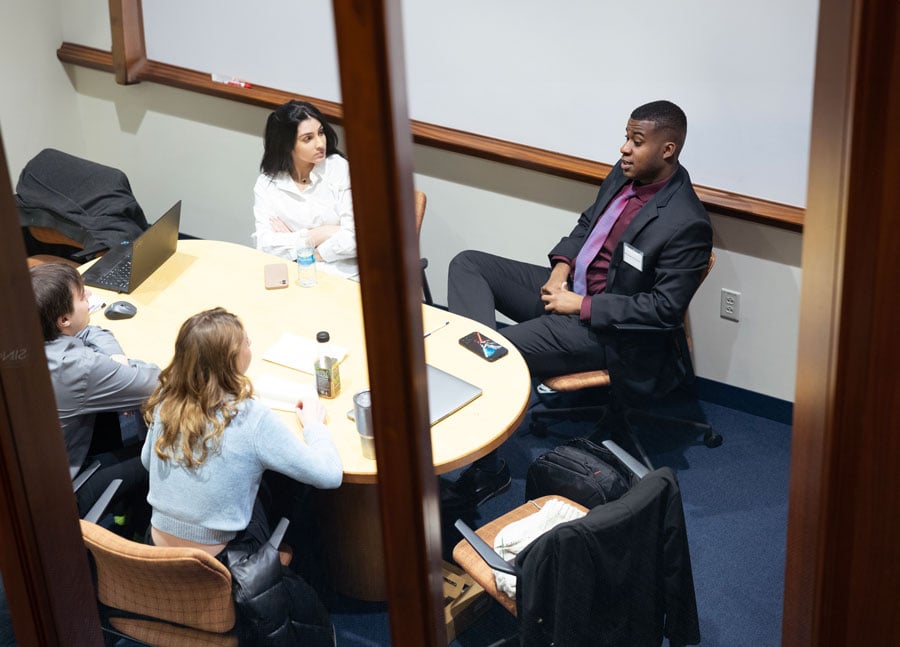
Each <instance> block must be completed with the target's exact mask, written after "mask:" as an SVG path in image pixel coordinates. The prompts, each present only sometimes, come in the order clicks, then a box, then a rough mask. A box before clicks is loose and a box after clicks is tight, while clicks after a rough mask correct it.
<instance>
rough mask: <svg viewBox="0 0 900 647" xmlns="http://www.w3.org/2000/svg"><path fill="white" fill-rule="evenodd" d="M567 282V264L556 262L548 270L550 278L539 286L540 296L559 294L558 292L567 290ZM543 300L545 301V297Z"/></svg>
mask: <svg viewBox="0 0 900 647" xmlns="http://www.w3.org/2000/svg"><path fill="white" fill-rule="evenodd" d="M568 283H569V265H568V264H567V263H557V264H556V265H554V266H553V269H552V270H551V271H550V278H549V279H547V282H546V283H544V284H543V285H542V286H541V298H542V299H543V298H544V297H545V296H549V295H554V294H559V293H560V292H568V290H569V287H568ZM544 301H545V303H546V299H544Z"/></svg>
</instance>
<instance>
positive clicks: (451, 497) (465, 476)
mask: <svg viewBox="0 0 900 647" xmlns="http://www.w3.org/2000/svg"><path fill="white" fill-rule="evenodd" d="M510 483H512V477H511V476H510V474H509V467H508V466H507V465H506V461H504V460H502V459H501V460H500V467H499V469H497V471H490V470H486V469H483V468H481V467H477V466H475V465H473V466H472V467H469V468H468V469H466V470H465V471H463V473H462V474H460V476H459V478H458V479H457V481H456V483H454V484H453V485H452V486H451V488H450V492H448V496H447V499H446V500H445V503H453V504H456V505H460V504H461V503H462V502H470V503H471V505H475V506H479V505H481V504H482V503H484V502H485V501H487V500H488V499H490V498H491V497H492V496H496V495H498V494H501V493H502V492H506V491H507V490H508V489H509V486H510Z"/></svg>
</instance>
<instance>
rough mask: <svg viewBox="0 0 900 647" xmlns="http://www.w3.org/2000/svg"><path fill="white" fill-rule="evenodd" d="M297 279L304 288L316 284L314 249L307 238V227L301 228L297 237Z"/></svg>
mask: <svg viewBox="0 0 900 647" xmlns="http://www.w3.org/2000/svg"><path fill="white" fill-rule="evenodd" d="M297 281H298V283H300V285H301V286H303V287H304V288H311V287H313V286H314V285H315V284H316V249H315V247H313V245H312V242H310V240H309V230H308V229H301V230H300V237H299V238H298V239H297Z"/></svg>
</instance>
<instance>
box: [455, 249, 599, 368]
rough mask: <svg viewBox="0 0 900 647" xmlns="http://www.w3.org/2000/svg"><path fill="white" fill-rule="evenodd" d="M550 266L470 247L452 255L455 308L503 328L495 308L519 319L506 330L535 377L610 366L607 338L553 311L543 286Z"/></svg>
mask: <svg viewBox="0 0 900 647" xmlns="http://www.w3.org/2000/svg"><path fill="white" fill-rule="evenodd" d="M549 278H550V269H549V268H547V267H541V266H539V265H533V264H531V263H523V262H521V261H514V260H510V259H508V258H503V257H501V256H495V255H494V254H488V253H485V252H479V251H473V250H468V251H464V252H460V253H459V254H457V255H456V257H454V259H453V260H452V261H450V271H449V277H448V288H447V304H448V307H449V309H450V312H453V313H455V314H459V315H463V316H466V317H470V318H471V319H475V320H476V321H479V322H481V323H482V324H484V325H485V326H489V327H490V328H493V329H495V330H496V329H497V318H496V313H495V311H499V312H500V313H502V314H503V315H505V316H507V317H509V318H510V319H512V320H513V321H516V322H518V323H516V324H515V325H512V326H506V327H504V328H503V330H502V333H503V335H504V336H505V337H506V338H507V339H508V340H509V341H510V342H512V344H513V345H515V347H516V348H517V349H518V350H519V352H520V353H522V356H523V357H524V358H525V362H526V363H527V364H528V369H529V370H530V371H531V375H532V377H537V378H544V377H551V376H553V375H563V374H565V373H575V372H579V371H591V370H597V369H602V368H606V352H605V347H604V342H603V339H602V338H601V336H599V335H598V334H597V333H596V332H595V331H594V330H593V329H592V328H591V327H590V326H588V325H585V324H584V323H582V322H581V320H580V318H579V316H578V315H557V314H547V313H546V312H545V310H544V302H543V301H541V286H542V285H544V283H546V282H547V279H549Z"/></svg>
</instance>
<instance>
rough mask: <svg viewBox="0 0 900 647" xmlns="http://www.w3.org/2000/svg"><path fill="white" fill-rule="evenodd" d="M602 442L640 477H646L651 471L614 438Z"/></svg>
mask: <svg viewBox="0 0 900 647" xmlns="http://www.w3.org/2000/svg"><path fill="white" fill-rule="evenodd" d="M600 444H601V445H603V446H604V447H606V448H607V449H608V450H609V451H611V452H612V453H613V455H614V456H615V457H616V458H618V459H619V460H620V461H621V462H622V464H623V465H625V467H627V468H628V469H630V470H631V471H632V472H633V473H634V475H635V476H637V477H638V478H639V479H642V478H644V477H645V476H646V475H647V473H648V472H649V471H650V470H648V469H647V467H646V466H645V465H643V464H642V463H641V462H640V461H639V460H637V459H636V458H635V457H634V456H632V455H631V454H629V453H628V452H626V451H625V450H624V449H622V448H621V447H620V446H619V445H618V444H617V443H616V442H615V441H614V440H604V441H603V442H602V443H600Z"/></svg>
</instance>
